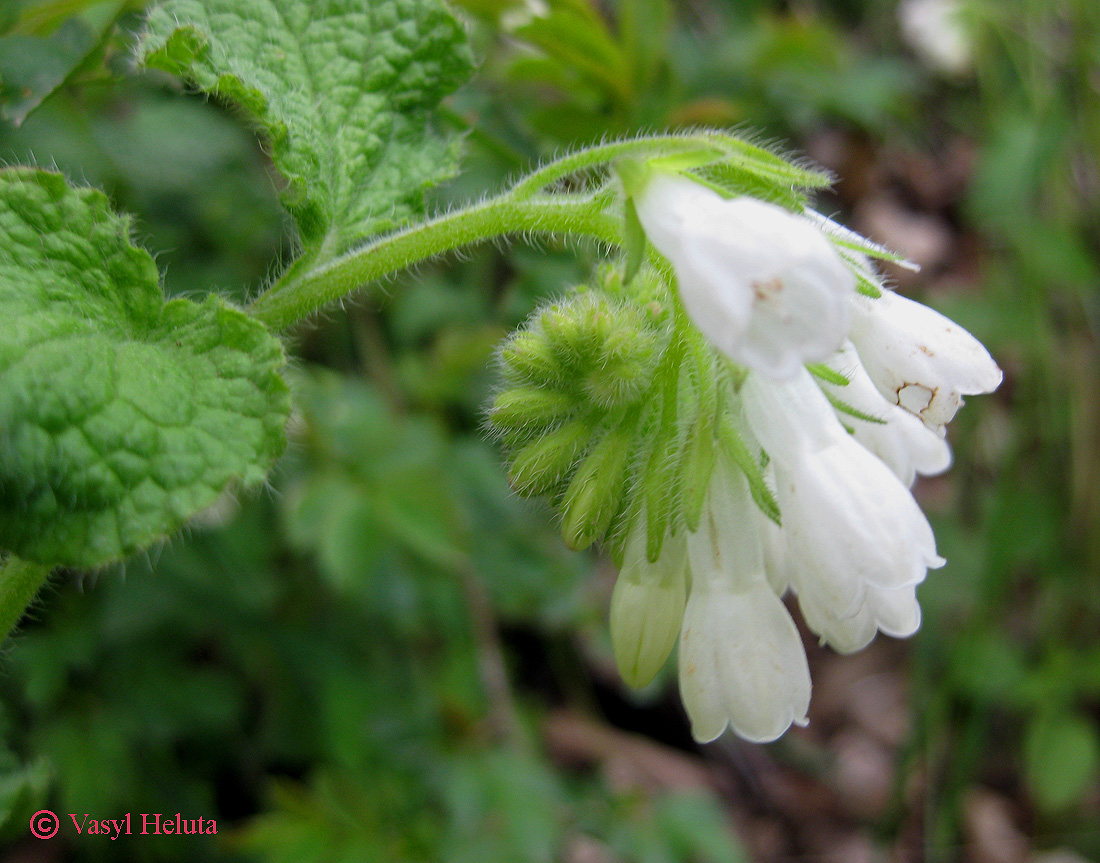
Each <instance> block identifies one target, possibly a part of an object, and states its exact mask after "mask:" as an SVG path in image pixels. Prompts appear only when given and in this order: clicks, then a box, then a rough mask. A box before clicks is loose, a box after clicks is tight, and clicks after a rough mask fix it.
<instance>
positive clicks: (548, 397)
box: [489, 386, 575, 430]
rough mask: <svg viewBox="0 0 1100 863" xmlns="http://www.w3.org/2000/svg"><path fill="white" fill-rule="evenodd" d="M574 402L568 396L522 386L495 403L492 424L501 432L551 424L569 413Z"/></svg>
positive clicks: (503, 395)
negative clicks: (532, 425) (533, 425)
mask: <svg viewBox="0 0 1100 863" xmlns="http://www.w3.org/2000/svg"><path fill="white" fill-rule="evenodd" d="M574 404H575V402H574V399H573V398H572V397H570V396H569V395H568V394H567V393H563V392H559V391H558V390H552V389H548V388H546V387H541V388H540V387H534V386H519V387H514V388H512V389H510V390H505V391H504V392H502V393H500V394H499V395H498V396H497V397H496V398H495V399H494V400H493V410H492V412H491V413H490V414H489V422H490V423H491V424H492V425H494V426H496V427H497V428H498V429H500V430H509V429H519V428H523V427H524V426H527V425H531V424H537V425H543V426H545V425H550V424H551V423H552V422H554V421H555V420H557V419H559V418H560V417H563V416H565V415H567V414H569V413H570V412H571V411H572V410H573V407H574Z"/></svg>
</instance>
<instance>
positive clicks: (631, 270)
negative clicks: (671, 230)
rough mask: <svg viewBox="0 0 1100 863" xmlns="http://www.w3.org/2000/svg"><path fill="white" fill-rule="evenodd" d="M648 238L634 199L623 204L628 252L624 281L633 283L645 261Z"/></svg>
mask: <svg viewBox="0 0 1100 863" xmlns="http://www.w3.org/2000/svg"><path fill="white" fill-rule="evenodd" d="M645 248H646V236H645V229H644V228H643V227H642V222H641V219H639V218H638V208H637V207H635V206H634V199H633V198H627V199H626V200H625V201H624V202H623V250H624V251H625V252H626V257H625V269H624V272H623V281H625V282H629V281H631V280H632V279H633V278H634V277H635V276H636V275H637V274H638V270H640V269H641V268H642V262H643V261H644V260H645Z"/></svg>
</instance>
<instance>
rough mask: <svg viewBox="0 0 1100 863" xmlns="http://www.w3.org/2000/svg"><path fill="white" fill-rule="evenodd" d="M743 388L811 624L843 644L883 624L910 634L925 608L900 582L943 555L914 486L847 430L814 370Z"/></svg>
mask: <svg viewBox="0 0 1100 863" xmlns="http://www.w3.org/2000/svg"><path fill="white" fill-rule="evenodd" d="M741 393H742V399H743V404H744V409H745V415H746V419H747V421H748V423H749V425H750V427H751V428H752V430H753V432H754V434H755V435H756V437H757V438H758V439H759V440H760V441H761V442H763V443H764V446H765V447H766V448H767V451H768V454H769V455H770V456H771V459H772V469H773V470H774V472H775V482H776V497H777V499H778V501H779V508H780V511H781V513H782V517H783V527H782V534H783V536H784V537H785V538H786V543H787V549H786V550H787V554H786V566H787V569H788V572H789V575H790V583H791V587H792V588H793V589H794V591H795V593H796V594H798V600H799V606H800V607H801V608H802V612H803V615H804V616H805V618H806V621H807V624H808V625H809V626H810V628H811V629H813V630H814V631H815V632H817V634H818V635H819V636H821V637H822V639H823V640H825V641H827V642H828V643H830V644H833V645H834V646H836V647H837V648H838V649H840V650H854V649H857V645H858V646H859V647H862V646H863V645H864V644H866V643H867V641H869V640H870V638H871V637H872V636H873V635H874V632H875V631H876V630H882V631H883V632H892V633H895V634H902V633H903V632H904V634H911V632H912V631H913V630H915V628H916V626H917V625H919V616H917V617H916V618H915V619H914V615H913V609H912V605H911V604H909V603H907V602H906V597H907V596H908V594H902V593H899V592H898V591H902V590H906V589H910V588H913V587H915V585H917V584H918V583H920V582H921V581H923V579H924V577H925V575H926V573H927V571H928V569H929V568H936V567H939V566H942V565H943V563H944V560H943V558H941V557H940V556H939V555H937V554H936V543H935V537H934V536H933V535H932V528H931V527H930V526H929V524H928V521H927V519H926V518H925V517H924V513H922V512H921V510H920V507H919V506H917V503H916V501H915V500H913V496H912V495H911V494H910V493H909V489H908V488H906V486H905V485H904V484H903V483H902V482H901V480H899V479H898V478H897V477H896V476H895V475H894V474H893V473H892V472H891V470H890V469H889V468H888V467H887V466H886V465H885V464H884V463H883V462H882V461H881V460H880V459H879V458H877V457H876V456H874V455H873V454H872V453H871V452H870V451H869V450H867V449H866V448H864V447H863V445H862V444H860V443H859V442H858V441H857V440H855V439H854V438H853V437H852V436H851V435H849V434H848V433H847V432H846V431H845V430H844V428H843V426H841V424H840V422H839V420H838V419H837V418H836V416H835V414H834V413H833V410H832V408H831V406H830V405H829V403H828V401H827V400H826V398H825V396H824V395H823V394H822V392H821V390H820V389H818V387H817V385H816V384H815V383H814V381H813V379H812V378H811V377H810V375H809V373H808V372H803V373H802V374H801V375H799V376H797V377H796V378H794V379H793V380H792V381H790V382H785V383H782V384H778V383H775V382H767V381H764V380H762V379H761V378H760V377H759V376H757V375H754V374H749V376H748V377H747V378H746V380H745V383H744V386H743V387H742V390H741ZM914 601H915V600H914ZM918 615H919V611H918ZM910 627H911V628H910ZM907 630H908V631H907Z"/></svg>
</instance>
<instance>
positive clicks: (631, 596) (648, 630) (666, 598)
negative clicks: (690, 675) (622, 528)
mask: <svg viewBox="0 0 1100 863" xmlns="http://www.w3.org/2000/svg"><path fill="white" fill-rule="evenodd" d="M687 563H688V562H687V546H686V544H685V542H684V536H683V533H682V532H681V533H680V535H679V536H676V537H672V536H669V537H665V541H664V542H663V543H662V545H661V554H660V556H659V557H658V558H657V560H656V561H655V562H653V563H650V562H649V559H648V557H647V556H646V519H645V518H644V516H642V517H638V518H636V519H635V524H634V528H633V529H632V530H631V533H630V536H629V538H628V539H627V542H626V549H625V552H624V555H623V566H622V569H621V570H620V571H619V577H618V579H617V580H616V581H615V590H614V592H613V593H612V594H611V623H610V625H611V646H612V649H613V650H614V653H615V664H616V665H618V667H619V673H620V674H621V675H622V676H623V679H624V680H625V681H626V682H627V683H628V684H629V685H630V686H633V687H634V688H635V689H640V688H641V687H643V686H645V685H646V684H647V683H649V682H650V681H651V680H653V678H654V676H656V674H657V672H658V671H660V669H661V666H662V665H664V663H665V660H666V659H668V655H669V654H670V653H671V652H672V648H673V647H674V646H675V645H676V637H677V636H678V635H679V634H680V626H681V624H682V623H683V619H684V605H685V603H686V602H687V581H688V574H687Z"/></svg>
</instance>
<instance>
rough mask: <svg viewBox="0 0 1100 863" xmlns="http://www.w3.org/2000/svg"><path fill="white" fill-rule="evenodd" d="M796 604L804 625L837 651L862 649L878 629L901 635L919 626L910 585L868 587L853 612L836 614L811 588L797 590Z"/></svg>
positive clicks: (917, 608) (850, 651) (918, 615)
mask: <svg viewBox="0 0 1100 863" xmlns="http://www.w3.org/2000/svg"><path fill="white" fill-rule="evenodd" d="M798 603H799V607H800V608H801V609H802V615H803V617H804V618H805V619H806V625H807V626H808V627H809V628H810V629H811V630H812V631H813V632H815V633H817V634H818V635H819V636H820V637H821V640H822V641H823V642H825V643H826V644H828V645H829V646H830V647H832V648H833V649H834V650H836V651H837V652H839V653H854V652H855V651H857V650H862V649H863V648H864V647H866V646H867V645H868V644H869V643H870V642H871V640H872V639H873V638H874V637H875V633H876V632H878V631H881V632H883V633H885V634H886V635H892V636H895V637H897V638H905V637H908V636H910V635H912V634H913V633H914V632H916V631H917V629H918V628H919V627H920V620H921V612H920V605H919V604H918V602H917V596H916V589H915V588H914V587H911V586H910V587H901V588H897V589H895V590H882V589H880V588H873V587H872V588H868V589H867V591H866V594H865V596H864V600H863V602H861V603H860V605H859V607H858V608H857V609H856V610H855V612H853V613H850V614H847V615H844V616H840V615H837V614H836V609H835V608H833V607H831V606H830V605H829V604H828V603H827V602H824V601H822V600H821V598H820V597H818V596H815V595H814V594H813V593H812V592H807V593H805V594H800V595H799V597H798Z"/></svg>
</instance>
